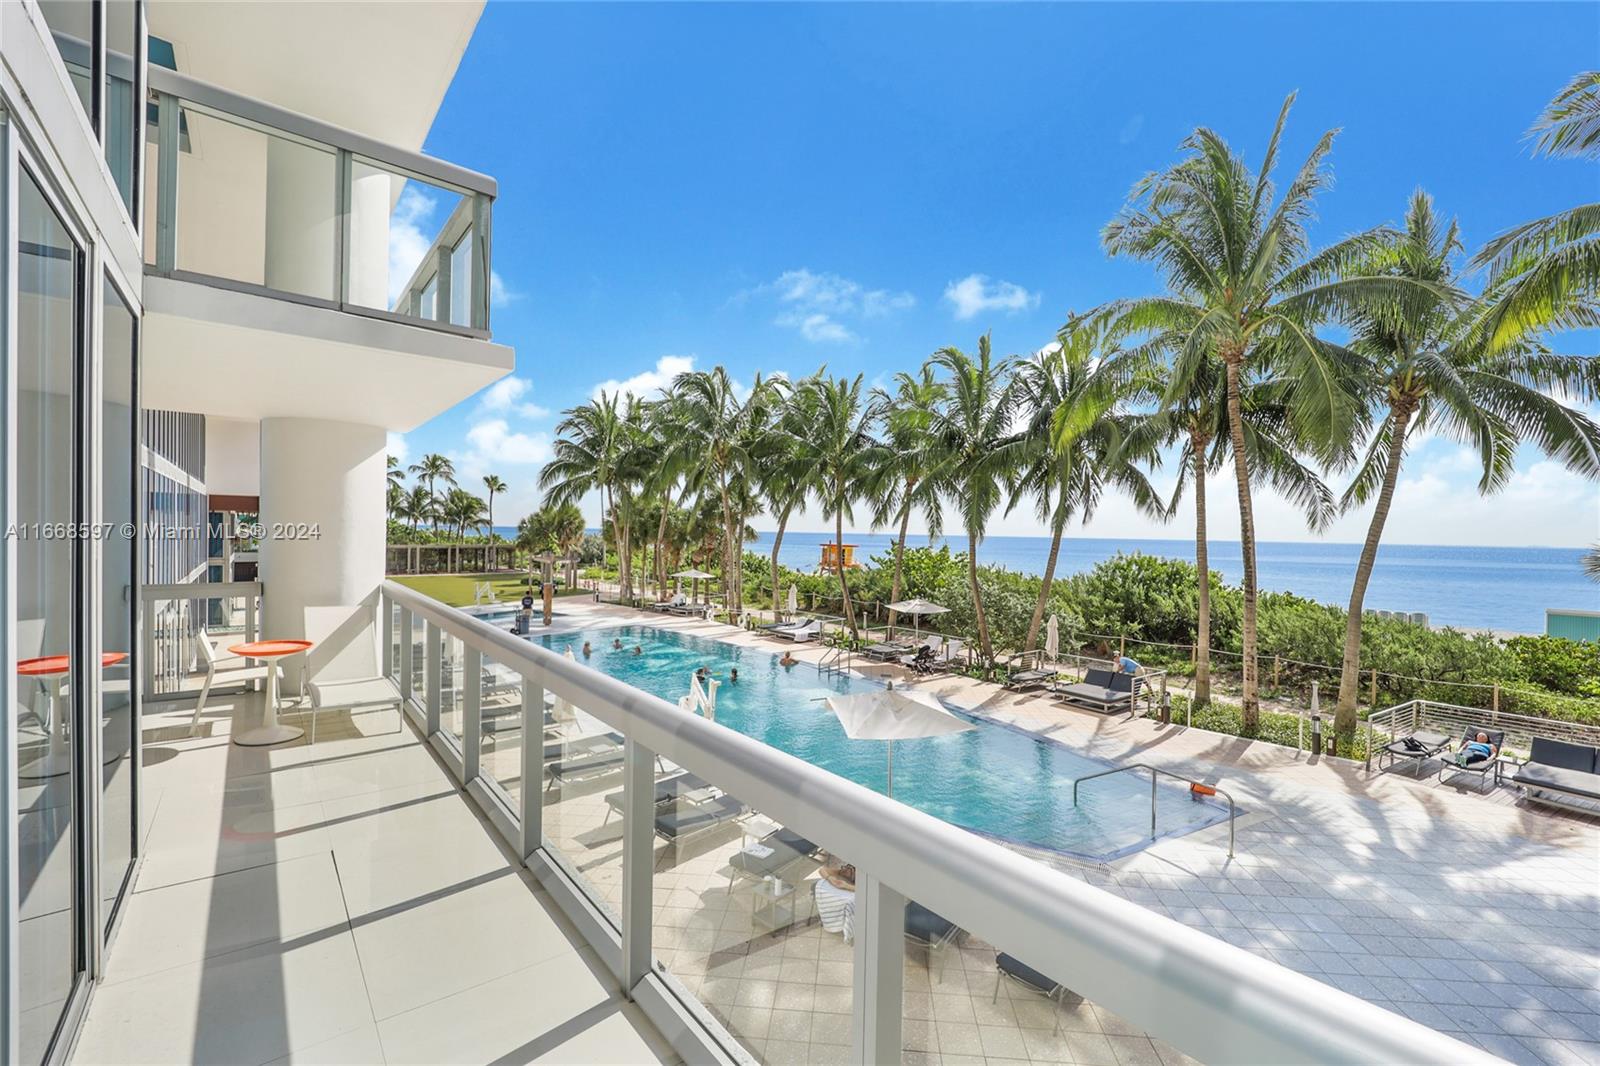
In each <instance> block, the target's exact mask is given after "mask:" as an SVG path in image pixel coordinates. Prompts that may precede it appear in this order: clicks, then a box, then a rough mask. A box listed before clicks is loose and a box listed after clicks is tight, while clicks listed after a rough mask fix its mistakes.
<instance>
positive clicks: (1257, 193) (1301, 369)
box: [1103, 94, 1404, 733]
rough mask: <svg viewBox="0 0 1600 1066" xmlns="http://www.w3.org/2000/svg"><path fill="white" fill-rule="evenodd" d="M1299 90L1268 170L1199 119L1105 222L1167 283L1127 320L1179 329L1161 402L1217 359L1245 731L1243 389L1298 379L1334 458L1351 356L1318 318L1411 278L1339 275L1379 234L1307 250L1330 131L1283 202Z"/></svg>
mask: <svg viewBox="0 0 1600 1066" xmlns="http://www.w3.org/2000/svg"><path fill="white" fill-rule="evenodd" d="M1293 102H1294V96H1293V95H1292V94H1291V95H1290V96H1289V98H1288V99H1286V100H1285V101H1284V104H1283V108H1282V110H1281V111H1280V112H1279V113H1278V121H1277V124H1276V126H1275V127H1274V129H1273V132H1272V137H1271V139H1270V141H1269V142H1268V145H1267V151H1266V156H1265V158H1264V159H1263V161H1262V164H1261V166H1260V168H1259V169H1258V170H1257V171H1256V172H1255V173H1254V175H1252V174H1251V173H1250V171H1249V170H1248V168H1247V167H1246V166H1245V163H1244V160H1243V159H1242V158H1241V157H1240V156H1239V155H1238V154H1237V153H1236V152H1234V151H1233V149H1231V148H1230V147H1229V146H1228V145H1227V144H1226V142H1224V141H1223V140H1222V138H1221V137H1220V136H1219V135H1217V134H1216V133H1215V132H1213V131H1211V130H1208V129H1204V128H1202V129H1198V130H1196V131H1195V132H1194V133H1193V134H1191V135H1190V136H1189V137H1188V138H1187V139H1186V140H1185V141H1184V142H1183V148H1184V150H1185V152H1186V155H1185V156H1184V158H1183V159H1181V160H1180V161H1179V162H1178V163H1177V164H1175V165H1174V166H1173V167H1171V168H1170V169H1168V170H1167V171H1165V172H1163V173H1159V174H1153V175H1151V176H1149V177H1147V178H1145V179H1144V180H1143V181H1141V182H1140V183H1139V184H1138V185H1136V186H1135V187H1134V192H1133V197H1132V199H1131V201H1130V203H1129V204H1128V206H1127V207H1125V208H1124V209H1123V211H1122V212H1121V214H1119V215H1118V217H1117V218H1116V219H1114V220H1113V221H1112V222H1111V223H1109V224H1108V225H1107V226H1106V228H1105V231H1104V234H1103V240H1104V243H1105V246H1106V248H1107V250H1108V251H1109V252H1110V253H1111V254H1112V255H1127V256H1132V257H1134V258H1136V259H1143V260H1148V261H1151V262H1154V263H1156V264H1157V265H1158V266H1159V268H1160V270H1161V273H1162V275H1163V277H1164V280H1165V281H1166V284H1167V289H1168V293H1167V294H1166V295H1163V296H1156V297H1148V298H1144V299H1139V300H1132V301H1127V302H1125V303H1124V304H1123V305H1122V306H1121V308H1120V313H1119V316H1118V320H1119V326H1118V329H1119V330H1125V331H1127V332H1143V331H1165V332H1173V333H1177V334H1181V335H1182V336H1183V337H1184V338H1185V343H1184V345H1183V347H1182V348H1181V349H1180V350H1179V351H1178V352H1177V353H1176V357H1175V358H1174V360H1173V365H1172V368H1171V373H1170V375H1169V379H1168V380H1169V385H1168V390H1167V394H1166V396H1165V397H1164V403H1166V404H1169V405H1170V404H1172V403H1173V402H1175V401H1176V400H1177V398H1178V397H1180V396H1181V395H1183V393H1184V392H1186V391H1188V390H1189V389H1190V387H1191V383H1192V382H1193V380H1194V379H1195V377H1196V376H1197V375H1198V374H1200V373H1202V368H1203V367H1204V366H1205V365H1206V364H1207V363H1209V362H1211V361H1213V360H1215V361H1216V362H1218V363H1220V364H1221V367H1222V372H1223V381H1224V386H1225V399H1226V410H1227V415H1228V433H1229V436H1230V438H1231V453H1232V458H1233V466H1234V480H1235V482H1236V485H1237V491H1238V497H1239V539H1240V541H1241V548H1242V555H1243V562H1244V567H1243V569H1244V574H1243V581H1242V585H1243V591H1244V619H1243V627H1242V628H1243V634H1242V635H1243V645H1244V647H1243V651H1244V661H1243V674H1244V685H1243V689H1244V691H1243V699H1242V704H1243V707H1242V711H1243V718H1244V727H1245V732H1246V733H1253V732H1254V731H1255V730H1256V728H1257V724H1258V718H1259V711H1260V708H1259V702H1258V697H1257V692H1256V687H1257V685H1256V681H1257V670H1256V665H1257V664H1256V645H1257V632H1256V605H1257V575H1256V536H1255V512H1254V507H1253V503H1252V497H1251V471H1250V458H1249V457H1250V451H1249V448H1248V447H1247V444H1246V440H1245V435H1246V428H1245V419H1244V412H1243V400H1242V397H1243V394H1244V390H1245V387H1246V386H1245V383H1246V380H1247V378H1248V377H1249V375H1250V374H1251V373H1252V372H1262V371H1270V372H1272V373H1273V374H1275V375H1277V376H1279V377H1281V378H1282V379H1283V380H1285V381H1289V382H1293V383H1295V395H1294V400H1293V403H1292V404H1291V405H1290V406H1289V412H1290V415H1291V418H1292V420H1293V421H1294V422H1295V424H1296V427H1295V434H1294V435H1295V437H1296V439H1297V440H1299V441H1300V442H1301V443H1302V446H1305V447H1308V448H1310V449H1311V450H1312V451H1313V452H1314V453H1315V454H1316V456H1317V458H1318V459H1319V460H1321V461H1323V462H1325V463H1331V462H1336V461H1338V460H1339V459H1341V458H1342V452H1343V449H1344V448H1345V447H1347V443H1348V441H1349V440H1350V439H1351V438H1352V437H1353V436H1354V434H1355V431H1356V429H1357V421H1358V419H1359V415H1360V411H1359V407H1358V405H1357V403H1356V402H1355V399H1354V397H1353V396H1352V395H1351V394H1350V390H1349V388H1348V386H1347V384H1346V383H1345V378H1344V374H1343V370H1344V365H1345V363H1346V362H1347V361H1348V357H1347V355H1346V353H1344V352H1342V351H1341V350H1340V349H1339V348H1338V347H1337V346H1336V345H1333V344H1330V343H1329V342H1327V341H1325V340H1322V339H1320V338H1318V337H1317V336H1316V335H1315V333H1314V326H1315V325H1316V324H1317V323H1318V322H1319V321H1321V320H1323V319H1324V318H1326V317H1327V316H1328V315H1329V314H1330V313H1331V312H1332V311H1334V310H1336V309H1339V308H1340V307H1343V306H1347V305H1349V304H1352V303H1355V302H1358V301H1360V300H1363V299H1365V298H1368V297H1379V296H1393V295H1395V294H1396V291H1397V289H1403V287H1404V286H1403V283H1400V282H1396V281H1391V280H1389V279H1374V278H1345V277H1342V272H1343V271H1344V269H1345V268H1346V267H1347V266H1348V264H1349V263H1350V262H1351V261H1353V260H1354V259H1355V258H1356V257H1357V256H1358V255H1359V254H1361V253H1362V252H1364V251H1365V250H1366V249H1368V248H1369V247H1370V246H1371V245H1372V244H1373V243H1374V241H1375V240H1376V237H1375V236H1374V235H1373V234H1358V235H1356V236H1354V237H1350V238H1346V239H1345V240H1343V241H1341V242H1339V243H1338V244H1336V245H1334V246H1333V247H1331V248H1329V249H1326V250H1324V251H1323V252H1321V253H1318V254H1317V255H1314V256H1311V257H1310V258H1307V240H1306V232H1305V227H1306V223H1307V221H1308V220H1309V218H1310V217H1311V213H1312V207H1313V200H1314V199H1315V197H1316V194H1317V193H1318V192H1319V191H1320V190H1321V189H1322V188H1324V187H1325V185H1326V184H1327V180H1328V179H1327V174H1326V171H1325V170H1324V167H1323V163H1324V160H1325V159H1326V157H1327V154H1328V151H1329V149H1330V148H1331V147H1332V144H1333V136H1334V131H1332V130H1329V131H1328V132H1326V133H1324V134H1323V135H1322V136H1321V137H1320V138H1319V139H1318V141H1317V144H1316V146H1315V147H1314V148H1313V149H1312V151H1311V153H1310V155H1308V156H1307V158H1306V160H1305V162H1304V163H1302V164H1301V166H1300V169H1299V171H1298V172H1297V173H1296V174H1295V177H1294V178H1293V180H1292V181H1291V182H1290V183H1289V186H1288V187H1287V188H1286V189H1285V190H1284V192H1283V196H1282V197H1281V198H1279V199H1277V201H1276V203H1274V195H1275V193H1274V186H1273V182H1272V175H1273V171H1274V170H1275V169H1276V166H1277V157H1278V143H1279V140H1280V139H1281V137H1282V134H1283V128H1284V123H1285V122H1286V120H1287V119H1288V115H1289V108H1290V105H1291V104H1292V103H1293Z"/></svg>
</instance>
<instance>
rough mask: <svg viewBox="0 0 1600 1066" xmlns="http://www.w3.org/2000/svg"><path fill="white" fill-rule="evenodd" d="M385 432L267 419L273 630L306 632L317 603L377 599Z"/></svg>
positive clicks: (265, 492)
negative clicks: (311, 609) (309, 610)
mask: <svg viewBox="0 0 1600 1066" xmlns="http://www.w3.org/2000/svg"><path fill="white" fill-rule="evenodd" d="M385 440H386V438H385V434H384V430H383V429H382V427H380V426H365V425H357V424H355V423H351V422H327V421H322V420H320V419H314V418H264V419H262V420H261V516H260V518H261V523H262V525H263V527H265V534H266V535H265V536H264V537H263V539H262V541H261V568H260V569H261V581H262V592H263V595H264V597H265V600H266V610H265V622H264V626H263V630H262V635H263V636H264V637H266V638H268V639H275V638H279V639H294V638H300V637H304V636H305V608H307V607H317V606H339V605H345V604H356V603H374V604H375V603H376V602H377V597H376V592H377V588H378V586H379V585H380V584H381V583H382V581H383V545H384V536H385V533H386V529H385V525H384V507H383V494H384V470H385V462H384V455H385ZM291 530H292V533H293V535H285V534H286V533H288V532H289V531H291ZM302 660H303V657H302V656H293V657H291V658H289V659H286V660H285V661H284V673H285V675H286V680H287V681H288V683H289V684H290V685H298V682H299V671H300V667H301V665H302Z"/></svg>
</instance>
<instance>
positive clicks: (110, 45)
mask: <svg viewBox="0 0 1600 1066" xmlns="http://www.w3.org/2000/svg"><path fill="white" fill-rule="evenodd" d="M138 53H139V4H138V0H106V95H105V108H106V165H107V166H109V167H110V168H111V177H112V179H113V180H114V181H115V182H116V183H117V192H119V193H121V194H122V203H123V206H125V207H126V208H127V209H128V214H129V215H130V216H132V214H133V194H134V189H133V163H134V145H135V143H136V142H135V138H136V136H137V131H138V129H139V110H138V108H139V94H138V92H137V91H136V90H137V87H138V80H139V79H138V71H137V69H136V62H135V60H136V58H137V56H138Z"/></svg>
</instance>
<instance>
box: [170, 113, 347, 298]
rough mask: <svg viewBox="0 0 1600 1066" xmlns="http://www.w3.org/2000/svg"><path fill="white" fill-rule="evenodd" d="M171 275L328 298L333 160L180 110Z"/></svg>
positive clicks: (238, 125)
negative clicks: (174, 270)
mask: <svg viewBox="0 0 1600 1066" xmlns="http://www.w3.org/2000/svg"><path fill="white" fill-rule="evenodd" d="M179 130H180V132H181V133H183V134H186V135H187V143H186V144H185V143H183V142H182V141H180V145H179V149H180V150H179V155H178V220H177V221H178V268H179V269H180V270H192V271H194V272H195V273H197V274H209V275H211V276H213V277H219V278H231V279H233V280H234V281H244V282H249V283H251V284H254V285H265V286H266V287H267V288H270V289H278V290H281V291H283V292H294V293H301V294H303V295H306V296H316V297H320V298H322V299H325V300H331V299H334V298H335V290H334V283H333V282H334V262H333V254H334V225H335V222H336V218H337V211H336V210H335V203H334V199H335V197H334V194H335V172H336V166H335V163H336V159H335V156H334V154H333V153H332V152H329V151H325V150H323V149H320V148H314V147H312V146H311V145H309V144H306V143H304V142H302V141H297V140H294V139H291V138H289V137H281V136H277V135H274V134H269V133H266V132H264V131H262V130H259V129H257V128H255V127H254V126H247V125H244V124H242V123H238V122H232V121H229V120H228V119H225V118H222V117H220V116H218V115H214V114H211V113H210V112H207V111H203V110H198V109H196V108H194V107H190V106H187V105H186V106H185V107H184V108H183V110H182V115H181V122H180V125H179Z"/></svg>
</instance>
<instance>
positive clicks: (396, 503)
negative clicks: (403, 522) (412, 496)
mask: <svg viewBox="0 0 1600 1066" xmlns="http://www.w3.org/2000/svg"><path fill="white" fill-rule="evenodd" d="M405 499H406V490H405V489H404V488H403V487H402V486H400V485H397V484H395V483H394V482H393V481H391V482H389V483H388V488H387V489H386V490H385V491H384V509H385V510H386V511H388V513H389V517H390V518H402V517H404V516H403V515H402V514H401V513H400V510H401V508H402V507H403V506H404V504H405Z"/></svg>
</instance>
